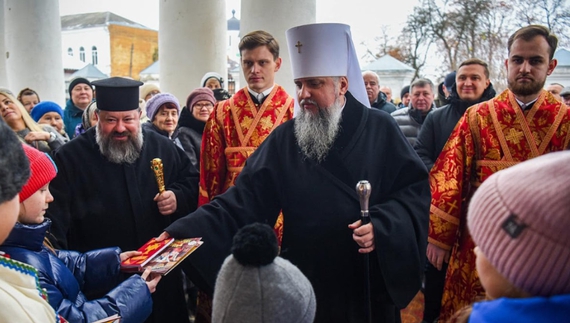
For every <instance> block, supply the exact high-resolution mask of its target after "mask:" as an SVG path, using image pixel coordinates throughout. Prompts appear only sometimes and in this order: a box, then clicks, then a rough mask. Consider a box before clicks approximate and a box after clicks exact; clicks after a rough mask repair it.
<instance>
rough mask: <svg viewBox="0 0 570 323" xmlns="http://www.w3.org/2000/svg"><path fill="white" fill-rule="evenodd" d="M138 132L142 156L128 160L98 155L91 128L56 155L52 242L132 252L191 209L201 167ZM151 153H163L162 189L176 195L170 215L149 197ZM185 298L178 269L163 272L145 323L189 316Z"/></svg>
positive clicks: (161, 141)
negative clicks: (113, 248) (113, 159)
mask: <svg viewBox="0 0 570 323" xmlns="http://www.w3.org/2000/svg"><path fill="white" fill-rule="evenodd" d="M143 137H144V144H143V148H142V151H141V155H140V157H139V158H138V159H137V160H136V161H135V162H134V163H133V164H114V163H111V162H109V161H108V160H107V159H106V157H104V156H103V155H101V153H100V152H99V146H98V145H97V143H96V141H95V128H91V129H89V130H88V131H87V132H86V133H84V134H82V135H81V136H79V137H77V138H75V139H74V140H72V141H70V142H69V143H67V144H65V145H64V146H62V147H61V148H60V149H59V150H58V151H57V152H56V153H55V155H54V161H55V163H56V165H57V167H58V174H57V176H56V178H55V179H54V180H53V181H52V182H51V184H50V191H51V193H52V195H53V196H54V201H53V202H52V203H51V204H50V206H49V209H48V211H47V216H48V217H49V218H51V219H52V221H53V225H52V230H51V234H52V236H51V238H52V240H53V241H52V242H54V244H55V246H56V247H58V248H66V249H71V250H78V251H81V252H85V251H88V250H93V249H98V248H104V247H111V246H119V247H120V248H121V249H122V250H123V251H128V250H136V249H138V248H139V247H140V246H142V245H143V244H144V243H145V242H146V241H148V240H149V239H150V238H152V237H156V236H158V235H159V234H160V233H161V232H162V230H164V228H165V227H166V226H168V225H169V224H170V223H171V222H172V221H173V220H175V219H177V218H179V217H180V216H181V215H184V214H188V213H189V212H191V211H193V210H194V209H195V208H196V204H197V196H198V188H197V183H198V172H197V170H196V169H195V168H194V166H192V165H191V163H190V160H189V159H188V157H187V156H186V155H185V154H184V151H182V150H181V149H179V148H177V147H176V146H175V145H174V144H173V143H172V142H170V141H169V140H168V139H167V138H166V137H164V136H161V135H159V134H157V133H154V132H152V131H145V130H143ZM153 158H161V159H162V163H163V165H164V179H165V184H166V189H167V190H172V191H173V192H174V193H175V195H176V200H177V211H176V212H175V213H174V214H172V215H170V216H164V215H162V214H160V212H159V211H158V206H157V204H156V202H155V201H153V198H154V197H155V195H156V194H157V193H158V185H157V182H156V179H155V177H154V173H153V171H152V170H151V167H150V165H151V164H150V162H151V160H152V159H153ZM170 276H172V277H170ZM161 295H162V296H161ZM183 296H184V295H183V291H182V286H181V278H180V272H178V273H175V274H169V275H168V276H166V277H165V278H163V279H162V280H161V282H160V283H159V285H158V287H157V292H156V293H154V294H153V300H154V309H153V314H151V318H150V319H149V320H148V322H188V315H187V312H186V310H185V308H186V307H185V302H184V297H183ZM161 304H162V305H161ZM153 317H154V318H153ZM184 317H185V318H184Z"/></svg>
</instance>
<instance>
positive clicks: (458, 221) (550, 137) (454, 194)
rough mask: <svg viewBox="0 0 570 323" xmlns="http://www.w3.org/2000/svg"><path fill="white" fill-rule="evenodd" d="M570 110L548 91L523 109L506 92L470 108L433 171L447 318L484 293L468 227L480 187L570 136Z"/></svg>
mask: <svg viewBox="0 0 570 323" xmlns="http://www.w3.org/2000/svg"><path fill="white" fill-rule="evenodd" d="M569 127H570V111H569V110H568V109H567V107H566V106H565V105H564V104H562V103H561V102H560V101H557V100H556V99H555V98H554V97H553V96H551V95H550V94H549V93H548V92H546V91H544V90H542V91H541V93H540V95H539V97H538V100H537V101H536V102H535V103H534V105H533V106H532V108H531V109H529V110H526V111H523V110H522V109H521V108H520V107H519V105H518V103H517V102H516V100H515V97H514V94H513V93H512V92H511V91H510V90H506V91H504V92H503V93H501V94H500V95H498V96H497V97H495V98H494V99H491V100H489V101H486V102H482V103H480V104H478V105H476V106H473V107H471V108H469V109H468V110H467V112H466V113H465V115H464V116H463V117H462V118H461V119H460V120H459V122H458V123H457V125H456V127H455V129H454V130H453V133H452V134H451V136H450V137H449V140H448V141H447V143H446V145H445V147H444V149H443V151H442V152H441V154H440V155H439V157H438V159H437V161H436V162H435V164H434V166H433V168H432V169H431V172H430V188H431V192H432V200H431V209H430V225H429V237H428V241H429V242H430V243H432V244H434V245H436V246H438V247H441V248H444V249H446V250H451V259H450V261H449V266H448V269H447V276H446V279H445V287H444V294H443V299H442V308H441V314H440V320H441V321H444V322H445V321H447V320H448V319H449V318H450V316H451V315H452V314H453V313H455V312H456V311H457V310H459V309H461V308H462V307H464V306H467V305H469V304H471V303H472V302H474V301H475V300H476V299H477V298H478V297H484V295H485V292H484V290H483V288H482V286H481V283H480V282H479V276H478V274H477V271H476V268H475V254H474V253H473V248H474V247H475V245H474V243H473V241H472V239H471V236H470V234H469V232H468V230H467V223H466V219H467V207H468V204H469V200H470V198H471V196H472V195H473V193H474V192H475V190H476V189H477V187H478V186H479V185H480V184H481V183H482V182H483V181H484V180H486V179H487V178H488V177H489V176H491V175H492V174H493V173H495V172H497V171H499V170H502V169H505V168H507V167H510V166H513V165H515V164H517V163H519V162H522V161H525V160H527V159H531V158H534V157H538V156H540V155H543V154H545V153H549V152H553V151H559V150H564V149H566V148H567V147H568V143H569V140H570V136H569V135H570V131H569Z"/></svg>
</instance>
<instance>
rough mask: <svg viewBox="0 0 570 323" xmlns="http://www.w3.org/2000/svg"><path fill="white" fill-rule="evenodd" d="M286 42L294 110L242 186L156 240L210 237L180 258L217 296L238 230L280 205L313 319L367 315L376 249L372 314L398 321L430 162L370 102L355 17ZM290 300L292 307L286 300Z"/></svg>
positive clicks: (413, 283) (418, 272)
mask: <svg viewBox="0 0 570 323" xmlns="http://www.w3.org/2000/svg"><path fill="white" fill-rule="evenodd" d="M287 41H288V45H289V52H290V57H291V62H292V68H293V76H294V79H295V84H296V107H295V108H296V117H295V118H294V119H293V120H290V121H288V122H286V123H284V124H283V125H281V126H279V127H278V128H277V129H275V131H273V132H272V133H271V135H270V136H269V137H268V138H267V139H266V140H265V141H264V142H263V144H262V145H261V146H260V147H259V148H258V149H257V150H256V151H255V153H253V154H252V155H251V157H250V158H249V159H248V161H247V164H246V166H245V167H244V169H243V172H242V173H241V174H240V176H239V178H238V180H237V182H236V185H235V186H234V187H232V188H230V189H229V190H228V191H227V192H226V193H225V194H222V195H220V196H217V197H216V198H215V199H214V200H212V201H211V203H210V204H207V205H204V206H202V207H201V208H199V209H198V210H196V212H194V213H191V214H189V215H187V216H186V217H184V218H182V219H180V220H177V221H176V222H174V223H173V224H172V225H170V226H169V227H167V228H166V230H165V232H164V233H163V234H162V235H161V237H160V238H161V239H162V238H166V237H168V236H173V237H175V238H186V237H198V236H200V237H203V240H204V245H203V246H202V247H201V248H200V249H198V250H197V251H196V253H194V254H193V255H191V256H190V257H189V258H188V260H187V261H186V262H185V263H184V264H183V266H184V269H185V271H186V273H187V274H188V275H189V276H190V278H191V279H192V281H194V282H195V283H196V284H197V285H198V287H200V288H202V289H204V290H205V291H207V292H210V293H211V292H212V291H213V287H214V282H215V279H216V275H217V272H218V271H219V269H220V267H221V264H222V262H223V260H224V258H225V257H226V256H228V255H229V253H230V248H231V245H232V237H233V235H234V234H235V233H236V232H237V230H238V229H239V228H241V227H243V226H244V225H247V224H250V223H253V222H261V223H266V224H269V225H271V224H273V223H275V220H276V218H277V216H278V215H279V211H280V210H282V211H283V216H284V229H283V240H282V245H281V254H280V256H281V257H283V258H285V259H288V260H289V261H291V262H292V263H293V264H294V265H296V266H297V267H299V269H300V270H301V271H302V272H303V273H304V274H305V276H307V278H308V279H309V280H310V282H311V284H312V285H313V288H314V291H315V295H316V299H317V313H316V320H315V322H343V323H345V322H365V317H366V315H367V312H366V309H365V308H366V307H365V299H366V298H365V294H366V293H365V290H366V288H365V281H366V280H365V277H364V272H365V270H364V262H363V254H368V255H369V257H370V267H369V271H370V281H369V284H370V289H371V303H372V304H371V308H372V320H373V321H374V322H400V309H402V308H404V307H405V306H406V305H407V304H408V303H409V302H410V301H411V299H412V298H413V297H414V296H415V294H416V293H417V292H418V291H419V289H420V285H421V278H422V272H423V266H424V260H425V256H424V254H425V249H426V242H427V225H428V214H429V204H430V192H429V185H428V173H427V169H426V168H425V166H424V165H423V163H422V161H421V160H420V159H419V157H418V156H417V155H416V153H415V152H414V151H413V149H412V148H411V146H410V145H408V144H407V143H406V139H405V138H404V136H403V135H402V133H401V132H400V131H399V130H398V125H397V124H396V122H395V121H394V120H393V118H392V117H391V116H390V115H388V114H387V113H385V112H383V111H379V110H375V109H370V108H369V107H368V98H367V96H366V91H365V89H364V83H363V81H362V76H361V74H360V67H359V66H358V61H357V56H356V54H355V51H354V46H353V43H352V39H351V35H350V29H349V26H347V25H343V24H311V25H304V26H299V27H294V28H292V29H290V30H288V32H287ZM359 180H368V181H369V182H370V183H371V185H372V194H371V196H370V202H369V204H370V208H369V209H370V217H371V223H369V224H366V225H362V224H361V222H360V214H361V212H360V211H361V210H360V204H359V198H358V196H357V194H356V191H355V186H356V184H357V182H358V181H359ZM224 292H226V293H231V292H232V291H231V290H228V291H224ZM213 296H214V303H213V315H214V317H216V311H217V310H218V309H217V307H216V295H213ZM282 308H283V311H284V313H285V312H286V311H287V304H283V306H282ZM284 317H286V316H284ZM228 319H229V318H228ZM229 321H231V319H229Z"/></svg>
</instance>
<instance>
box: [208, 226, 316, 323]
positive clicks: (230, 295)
mask: <svg viewBox="0 0 570 323" xmlns="http://www.w3.org/2000/svg"><path fill="white" fill-rule="evenodd" d="M277 253H278V247H277V238H276V236H275V233H274V232H273V229H272V228H271V227H270V226H268V225H265V224H259V223H255V224H251V225H248V226H245V227H243V228H242V229H241V230H240V231H238V233H237V234H236V235H235V237H234V241H233V247H232V254H233V255H230V256H228V257H227V258H226V260H225V261H224V264H223V265H222V269H221V270H220V273H219V274H218V278H217V280H216V287H215V290H214V302H213V310H212V322H213V323H221V322H232V323H241V322H243V323H245V322H253V323H256V322H259V323H261V322H272V323H281V322H283V323H285V322H287V323H289V322H296V323H305V322H307V323H308V322H313V320H314V318H315V311H316V299H315V293H314V292H313V287H312V286H311V283H310V282H309V280H308V279H307V277H305V276H304V275H303V273H301V271H300V270H299V268H297V267H295V265H293V264H292V263H290V262H289V261H288V260H285V259H283V258H281V257H276V256H277Z"/></svg>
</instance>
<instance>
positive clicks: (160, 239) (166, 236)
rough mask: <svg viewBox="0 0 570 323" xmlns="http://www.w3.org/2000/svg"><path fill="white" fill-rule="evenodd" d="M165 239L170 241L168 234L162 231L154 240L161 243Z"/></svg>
mask: <svg viewBox="0 0 570 323" xmlns="http://www.w3.org/2000/svg"><path fill="white" fill-rule="evenodd" d="M166 239H170V234H168V232H166V231H164V232H163V233H161V234H160V235H159V236H158V238H156V239H155V240H156V241H162V240H166Z"/></svg>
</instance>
